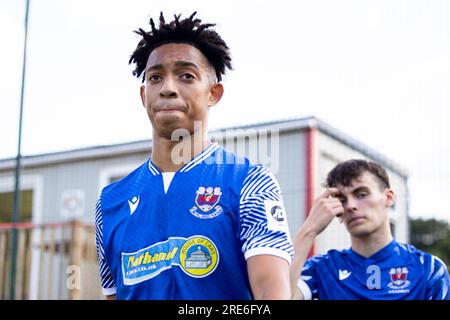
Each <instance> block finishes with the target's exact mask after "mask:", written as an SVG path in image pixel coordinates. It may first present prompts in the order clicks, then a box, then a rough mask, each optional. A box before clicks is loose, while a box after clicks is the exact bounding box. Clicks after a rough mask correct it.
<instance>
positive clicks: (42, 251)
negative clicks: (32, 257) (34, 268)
mask: <svg viewBox="0 0 450 320" xmlns="http://www.w3.org/2000/svg"><path fill="white" fill-rule="evenodd" d="M39 231H40V233H41V236H40V241H39V271H38V288H37V299H38V300H40V299H42V294H41V293H42V292H41V291H42V284H43V281H44V280H43V279H44V275H43V269H44V257H45V229H44V227H40V228H39Z"/></svg>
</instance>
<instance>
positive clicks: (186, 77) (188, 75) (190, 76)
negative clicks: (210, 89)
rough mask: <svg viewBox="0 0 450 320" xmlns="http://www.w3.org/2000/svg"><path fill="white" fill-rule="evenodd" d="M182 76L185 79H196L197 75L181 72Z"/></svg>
mask: <svg viewBox="0 0 450 320" xmlns="http://www.w3.org/2000/svg"><path fill="white" fill-rule="evenodd" d="M180 78H181V79H184V80H194V79H195V76H194V75H193V74H191V73H183V74H181V76H180Z"/></svg>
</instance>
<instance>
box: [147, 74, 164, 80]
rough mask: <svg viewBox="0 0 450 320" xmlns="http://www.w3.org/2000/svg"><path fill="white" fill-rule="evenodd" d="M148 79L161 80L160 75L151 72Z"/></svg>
mask: <svg viewBox="0 0 450 320" xmlns="http://www.w3.org/2000/svg"><path fill="white" fill-rule="evenodd" d="M148 80H149V81H158V80H161V76H160V75H157V74H152V75H149V76H148Z"/></svg>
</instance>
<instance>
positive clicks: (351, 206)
mask: <svg viewBox="0 0 450 320" xmlns="http://www.w3.org/2000/svg"><path fill="white" fill-rule="evenodd" d="M355 210H356V201H355V199H353V198H352V197H349V198H347V200H346V201H345V205H344V211H345V212H349V213H352V212H354V211H355Z"/></svg>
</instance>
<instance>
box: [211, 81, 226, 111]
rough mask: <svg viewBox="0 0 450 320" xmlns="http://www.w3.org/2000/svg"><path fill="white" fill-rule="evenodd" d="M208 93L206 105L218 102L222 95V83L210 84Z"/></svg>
mask: <svg viewBox="0 0 450 320" xmlns="http://www.w3.org/2000/svg"><path fill="white" fill-rule="evenodd" d="M209 93H210V95H209V104H208V107H212V106H214V105H216V104H217V103H219V101H220V99H222V96H223V85H222V84H221V83H214V84H212V85H211V88H210V92H209Z"/></svg>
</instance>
